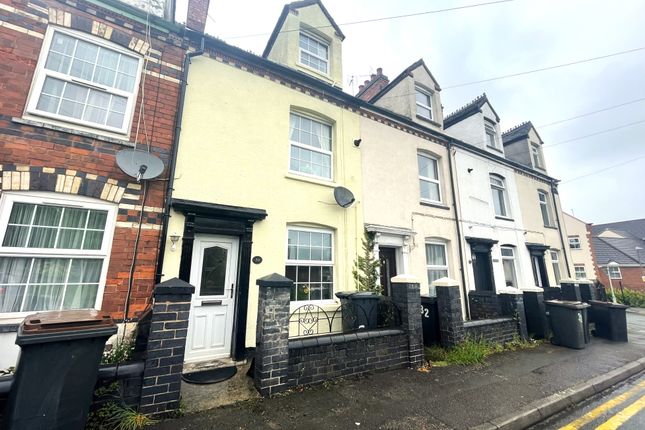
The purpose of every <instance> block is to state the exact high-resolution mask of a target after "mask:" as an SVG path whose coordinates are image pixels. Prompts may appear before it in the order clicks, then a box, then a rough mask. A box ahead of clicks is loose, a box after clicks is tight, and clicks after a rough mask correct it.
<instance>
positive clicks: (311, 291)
mask: <svg viewBox="0 0 645 430" xmlns="http://www.w3.org/2000/svg"><path fill="white" fill-rule="evenodd" d="M332 239H333V234H332V232H331V231H329V230H319V229H310V228H304V227H293V228H289V229H288V231H287V264H286V269H285V276H286V277H287V278H289V279H291V280H292V281H293V282H294V285H293V288H292V290H291V300H292V301H311V300H331V299H332V292H333V290H334V260H333V252H332Z"/></svg>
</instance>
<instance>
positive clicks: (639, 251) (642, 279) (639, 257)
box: [634, 246, 645, 282]
mask: <svg viewBox="0 0 645 430" xmlns="http://www.w3.org/2000/svg"><path fill="white" fill-rule="evenodd" d="M634 249H636V258H638V267H640V269H641V282H645V275H643V263H641V251H642V250H643V248H641V247H640V246H637V247H636V248H634Z"/></svg>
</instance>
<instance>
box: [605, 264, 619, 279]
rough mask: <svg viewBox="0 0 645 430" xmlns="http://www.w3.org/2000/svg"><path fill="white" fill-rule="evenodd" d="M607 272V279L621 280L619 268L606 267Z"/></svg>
mask: <svg viewBox="0 0 645 430" xmlns="http://www.w3.org/2000/svg"><path fill="white" fill-rule="evenodd" d="M607 270H608V272H609V277H610V278H611V279H623V276H622V274H621V273H620V267H618V266H608V267H607Z"/></svg>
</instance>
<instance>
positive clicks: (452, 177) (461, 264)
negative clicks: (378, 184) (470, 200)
mask: <svg viewBox="0 0 645 430" xmlns="http://www.w3.org/2000/svg"><path fill="white" fill-rule="evenodd" d="M448 172H449V175H450V191H451V193H452V206H453V208H454V210H455V226H456V227H457V243H458V248H459V271H460V272H461V286H462V291H463V294H464V303H465V309H466V319H468V320H469V319H470V303H469V301H468V290H467V289H466V271H465V270H464V244H463V242H462V241H461V226H460V221H459V210H458V208H457V194H456V192H455V189H456V188H457V184H456V183H455V175H454V172H453V168H452V142H451V141H450V140H449V141H448Z"/></svg>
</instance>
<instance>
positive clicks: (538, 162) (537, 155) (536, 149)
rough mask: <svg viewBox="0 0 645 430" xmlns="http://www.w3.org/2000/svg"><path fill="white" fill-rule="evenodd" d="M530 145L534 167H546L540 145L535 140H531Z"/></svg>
mask: <svg viewBox="0 0 645 430" xmlns="http://www.w3.org/2000/svg"><path fill="white" fill-rule="evenodd" d="M529 146H530V147H531V160H532V161H533V167H534V168H537V169H544V160H543V159H542V151H541V149H540V145H538V144H537V143H535V142H529Z"/></svg>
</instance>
